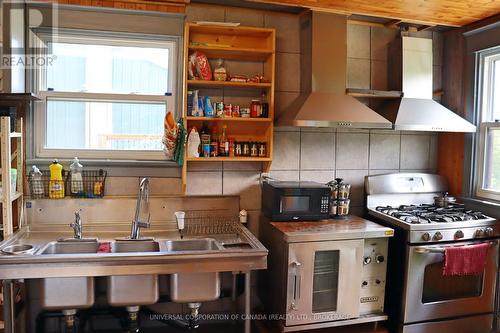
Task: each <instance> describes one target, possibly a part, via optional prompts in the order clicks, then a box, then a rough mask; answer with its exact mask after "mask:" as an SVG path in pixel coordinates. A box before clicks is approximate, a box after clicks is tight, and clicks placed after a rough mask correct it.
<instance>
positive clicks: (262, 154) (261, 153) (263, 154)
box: [259, 142, 267, 157]
mask: <svg viewBox="0 0 500 333" xmlns="http://www.w3.org/2000/svg"><path fill="white" fill-rule="evenodd" d="M266 156H267V144H266V143H265V142H260V143H259V157H266Z"/></svg>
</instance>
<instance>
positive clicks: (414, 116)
mask: <svg viewBox="0 0 500 333" xmlns="http://www.w3.org/2000/svg"><path fill="white" fill-rule="evenodd" d="M391 55H392V60H391V64H390V66H389V69H390V71H389V79H390V81H392V82H391V83H390V85H391V86H390V89H395V90H402V91H403V97H402V98H398V99H395V100H392V101H388V102H387V103H384V105H382V107H381V108H377V112H379V113H380V114H381V115H383V116H384V117H386V118H387V119H389V120H390V121H391V122H393V123H394V129H395V130H402V131H432V132H475V131H476V126H474V125H473V124H471V123H470V122H468V121H467V120H465V119H463V118H462V117H460V116H459V115H457V114H456V113H455V112H453V111H451V110H449V109H447V108H446V107H444V106H443V105H441V104H439V103H438V102H436V101H434V100H433V99H432V90H433V89H432V39H427V38H416V37H407V36H402V37H401V38H400V39H399V38H398V39H397V40H396V41H394V42H393V44H392V47H391Z"/></svg>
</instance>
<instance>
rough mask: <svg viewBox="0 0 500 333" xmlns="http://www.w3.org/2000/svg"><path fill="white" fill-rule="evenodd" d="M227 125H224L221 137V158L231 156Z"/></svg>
mask: <svg viewBox="0 0 500 333" xmlns="http://www.w3.org/2000/svg"><path fill="white" fill-rule="evenodd" d="M226 129H227V126H226V125H222V131H221V132H220V136H219V156H229V141H228V140H227V135H226Z"/></svg>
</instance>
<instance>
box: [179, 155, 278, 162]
mask: <svg viewBox="0 0 500 333" xmlns="http://www.w3.org/2000/svg"><path fill="white" fill-rule="evenodd" d="M221 161H222V162H271V161H272V159H271V158H270V157H249V156H241V157H188V158H186V162H221Z"/></svg>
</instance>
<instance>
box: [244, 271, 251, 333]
mask: <svg viewBox="0 0 500 333" xmlns="http://www.w3.org/2000/svg"><path fill="white" fill-rule="evenodd" d="M250 274H251V273H250V272H246V273H245V321H244V322H245V333H250V332H251V325H252V320H251V319H250V310H251V303H250V296H251V295H250V293H251V278H250Z"/></svg>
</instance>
